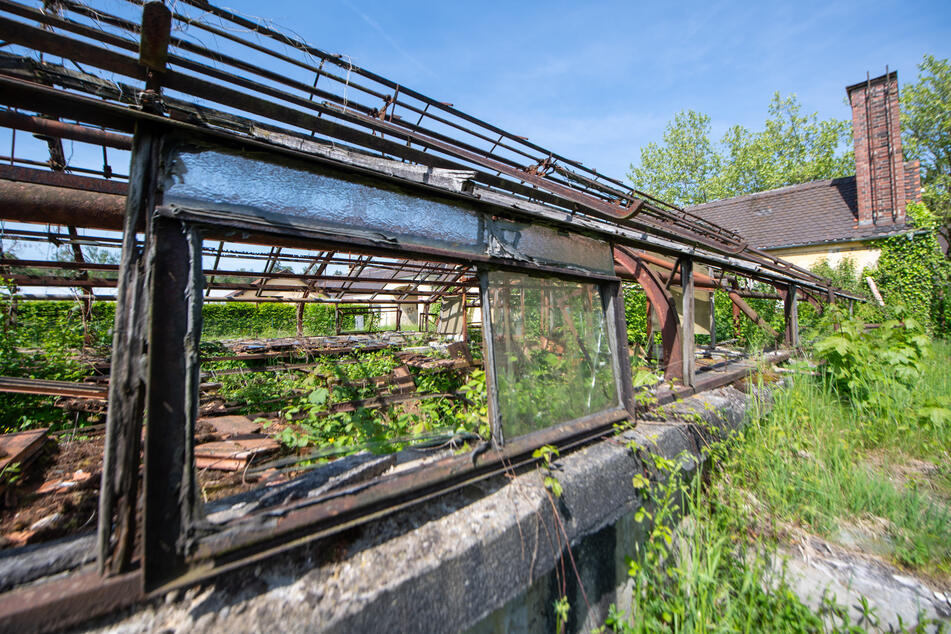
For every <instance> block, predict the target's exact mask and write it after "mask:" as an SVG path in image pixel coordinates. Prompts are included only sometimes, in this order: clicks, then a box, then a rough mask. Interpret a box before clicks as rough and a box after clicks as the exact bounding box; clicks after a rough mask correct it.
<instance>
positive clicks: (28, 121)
mask: <svg viewBox="0 0 951 634" xmlns="http://www.w3.org/2000/svg"><path fill="white" fill-rule="evenodd" d="M0 126H2V127H5V128H16V129H18V130H25V131H26V132H33V133H35V134H39V135H43V136H47V137H52V138H56V139H71V140H73V141H82V142H84V143H93V144H95V145H105V146H106V147H111V148H115V149H117V150H131V149H132V137H130V136H127V135H124V134H116V133H114V132H106V131H105V130H98V129H96V128H90V127H87V126H83V125H76V124H73V123H64V122H62V121H56V120H53V119H45V118H43V117H34V116H30V115H26V114H22V113H19V112H14V111H12V110H0Z"/></svg>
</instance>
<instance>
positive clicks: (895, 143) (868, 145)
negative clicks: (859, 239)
mask: <svg viewBox="0 0 951 634" xmlns="http://www.w3.org/2000/svg"><path fill="white" fill-rule="evenodd" d="M845 90H846V92H847V93H848V95H849V103H850V104H851V105H852V131H853V135H854V137H855V181H856V187H857V194H858V215H859V217H858V225H859V226H860V227H861V226H869V225H884V224H893V223H899V224H904V222H905V198H906V194H905V164H904V162H903V160H902V151H901V123H900V116H899V114H900V113H899V110H898V73H897V72H891V73H889V72H887V69H886V73H885V74H884V75H882V76H881V77H874V78H868V79H866V80H865V81H863V82H860V83H858V84H855V85H853V86H849V87H847V88H846V89H845Z"/></svg>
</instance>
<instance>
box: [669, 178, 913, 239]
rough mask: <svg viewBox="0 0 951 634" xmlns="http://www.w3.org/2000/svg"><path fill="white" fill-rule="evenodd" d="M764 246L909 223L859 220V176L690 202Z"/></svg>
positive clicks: (858, 234) (853, 235) (886, 231)
mask: <svg viewBox="0 0 951 634" xmlns="http://www.w3.org/2000/svg"><path fill="white" fill-rule="evenodd" d="M688 211H691V212H693V213H695V214H697V215H699V216H702V217H703V218H706V219H707V220H711V221H713V222H715V223H717V224H718V225H721V226H723V227H726V228H728V229H732V230H734V231H736V232H737V233H739V234H740V235H742V236H743V237H745V238H746V239H747V240H749V242H750V244H751V245H753V246H755V247H758V248H761V249H778V248H782V247H793V246H805V245H813V244H815V245H818V244H825V243H831V242H843V241H850V240H867V239H869V238H877V237H883V236H887V235H892V234H895V233H900V232H902V231H905V230H907V229H908V226H907V225H906V224H905V223H904V220H903V219H902V221H901V222H899V223H895V224H893V223H891V222H889V223H888V224H885V225H870V226H865V227H859V226H858V203H857V199H856V186H855V176H847V177H845V178H835V179H831V180H822V181H811V182H809V183H803V184H801V185H790V186H788V187H780V188H779V189H772V190H769V191H765V192H759V193H756V194H747V195H745V196H737V197H736V198H726V199H724V200H717V201H714V202H710V203H704V204H702V205H696V206H694V207H689V208H688Z"/></svg>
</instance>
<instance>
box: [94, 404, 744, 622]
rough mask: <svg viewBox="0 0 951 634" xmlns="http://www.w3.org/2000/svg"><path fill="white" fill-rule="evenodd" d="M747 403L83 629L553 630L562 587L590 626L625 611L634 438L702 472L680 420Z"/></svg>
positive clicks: (733, 423) (697, 410)
mask: <svg viewBox="0 0 951 634" xmlns="http://www.w3.org/2000/svg"><path fill="white" fill-rule="evenodd" d="M747 404H748V398H747V396H746V395H745V394H743V393H741V392H739V391H737V390H735V389H733V388H729V387H728V388H723V389H719V390H714V391H711V392H707V393H704V394H702V395H698V396H697V397H694V398H691V399H688V400H686V401H684V402H682V403H681V404H679V405H678V406H676V407H668V408H667V413H668V417H669V418H671V419H672V421H673V422H664V423H652V422H640V423H639V424H638V427H637V429H636V430H634V431H630V432H627V434H626V437H612V438H609V439H606V440H604V441H601V442H598V443H595V444H592V445H589V446H588V447H585V448H583V449H581V450H578V451H575V452H573V453H571V454H569V455H566V456H563V457H562V458H560V459H559V460H557V462H556V465H557V471H556V476H557V478H558V480H559V482H560V483H561V484H562V486H563V488H564V494H563V496H562V497H561V498H560V499H557V500H556V499H553V498H551V497H549V495H548V493H547V492H546V490H545V489H544V487H543V486H542V476H541V474H540V473H539V472H538V471H537V470H533V471H529V472H525V473H523V474H521V475H518V476H514V475H512V476H508V477H499V478H496V479H493V480H487V481H484V482H481V483H478V484H476V485H472V486H470V487H467V488H466V489H463V490H460V491H457V492H455V493H452V494H449V495H446V496H442V497H440V498H437V499H435V500H432V501H429V502H426V503H423V504H420V505H418V506H416V507H413V508H410V509H408V510H406V511H401V512H399V513H396V514H394V515H391V516H389V517H387V518H384V519H382V520H379V521H376V522H374V523H372V524H369V525H367V526H364V527H362V528H358V529H353V530H350V531H347V532H346V533H344V534H341V535H339V536H336V537H335V538H333V539H327V540H323V541H320V542H317V543H314V544H311V545H310V546H307V547H304V548H301V549H298V550H297V551H294V552H292V553H289V554H285V555H282V556H279V557H275V558H272V559H270V560H268V561H266V562H264V563H261V564H258V565H255V566H249V567H246V568H244V569H241V570H238V571H236V572H231V573H228V574H226V575H223V576H222V577H219V578H218V579H216V580H214V581H213V582H210V583H207V584H205V585H202V586H198V587H194V588H190V589H188V590H186V591H178V592H173V593H170V594H169V595H168V596H166V597H164V598H163V599H160V600H157V601H154V602H153V603H151V604H147V605H142V606H138V607H136V608H134V609H132V610H130V611H127V612H126V613H122V614H115V615H112V616H111V617H109V618H108V619H106V620H101V621H99V622H97V623H95V624H89V625H88V626H87V629H90V630H92V631H110V632H167V631H180V632H184V631H189V632H192V631H198V632H222V631H224V632H229V633H231V634H233V633H235V632H252V631H253V632H260V631H294V632H323V631H333V632H337V631H339V632H448V631H465V630H469V631H472V632H479V633H483V632H512V631H528V632H551V631H554V630H555V622H554V612H553V609H552V608H553V604H554V601H555V600H556V599H557V598H558V597H560V596H562V595H563V594H565V595H567V597H568V600H569V602H570V604H571V611H570V620H569V623H568V631H588V630H590V629H592V628H593V627H595V626H598V625H600V624H602V623H603V621H604V617H605V616H606V614H607V610H608V607H609V606H610V605H611V604H612V603H617V604H618V606H619V607H620V608H622V609H623V608H624V607H626V602H627V601H628V600H629V596H630V592H629V590H630V589H629V586H628V585H627V576H626V565H625V563H624V557H625V556H626V555H632V554H633V553H634V545H635V544H636V543H637V541H638V540H640V539H642V536H643V531H642V529H641V528H640V527H639V525H638V524H637V523H635V522H634V520H633V513H634V511H635V510H636V509H637V508H638V506H639V504H640V498H639V497H638V496H637V495H636V493H635V490H634V488H633V486H632V485H631V478H632V477H633V476H634V475H635V474H636V473H642V466H641V464H640V463H639V461H638V459H637V458H636V457H635V456H634V455H633V454H632V452H631V451H630V450H629V449H627V448H626V446H625V444H626V442H627V440H629V439H636V440H637V441H638V442H639V443H640V444H642V445H651V444H653V445H655V447H654V449H653V450H654V451H655V452H657V453H660V454H662V455H665V456H668V457H675V456H678V455H682V456H683V457H684V460H685V461H686V463H687V464H688V467H689V468H694V465H695V464H696V463H695V462H694V461H695V460H696V459H697V457H698V456H700V449H701V446H702V444H703V440H702V438H701V436H700V432H699V431H698V428H697V426H696V425H694V424H688V423H684V422H676V421H677V420H681V421H682V420H685V419H686V420H696V416H697V415H699V416H701V417H703V418H704V419H705V420H706V421H707V422H708V423H711V424H714V425H717V426H719V427H724V428H731V429H732V428H735V427H737V426H738V425H740V424H741V422H742V421H743V419H744V416H745V413H746V409H747ZM566 542H570V544H571V555H572V557H569V556H568V551H567V549H566V548H565V544H566ZM572 559H573V561H574V565H573V564H572ZM575 566H576V567H577V570H578V574H577V575H576V573H575V572H574V567H575ZM579 576H580V579H581V582H582V585H583V587H584V593H582V592H581V586H580V585H579V584H578V577H579ZM562 588H564V590H563V589H562ZM585 596H586V597H587V599H585Z"/></svg>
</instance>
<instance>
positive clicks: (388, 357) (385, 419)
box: [278, 351, 488, 452]
mask: <svg viewBox="0 0 951 634" xmlns="http://www.w3.org/2000/svg"><path fill="white" fill-rule="evenodd" d="M398 365H399V360H398V359H397V358H396V357H395V355H393V353H392V352H390V351H381V352H376V353H363V354H360V355H345V356H342V357H334V358H325V359H324V360H322V361H321V362H319V363H318V365H317V366H316V367H315V368H314V370H313V371H312V372H310V373H308V374H307V375H306V376H305V377H303V378H302V379H300V380H299V381H297V382H296V383H295V387H296V388H298V389H299V390H300V391H302V392H303V393H302V395H301V396H300V397H298V398H296V399H293V400H292V401H291V403H292V404H291V405H290V406H289V407H286V408H285V409H284V410H283V418H284V419H285V420H286V421H288V422H289V423H290V424H288V425H287V426H284V427H283V429H282V430H281V431H280V433H279V435H278V439H279V440H281V442H282V443H284V444H285V445H286V446H288V447H290V448H304V447H314V448H317V449H323V450H339V451H340V452H347V451H351V450H354V449H359V448H368V449H371V450H374V451H380V452H387V451H395V450H398V449H400V448H402V447H403V446H404V445H405V444H407V443H409V442H411V441H418V440H426V439H428V438H430V437H436V436H439V435H447V434H448V435H450V436H451V435H455V436H458V437H459V440H460V442H461V441H465V440H473V439H476V438H477V437H483V438H488V419H487V405H486V392H485V373H484V372H483V371H481V370H474V371H472V373H471V376H467V375H466V373H464V372H461V371H458V370H454V369H441V370H416V371H415V372H414V381H415V384H416V392H417V393H418V394H421V395H435V396H433V397H431V398H423V399H420V400H415V401H413V402H412V403H397V404H393V405H387V406H384V407H357V408H356V409H353V410H352V411H339V410H337V409H336V408H335V407H334V405H336V404H339V403H347V402H351V401H356V400H362V399H373V398H374V397H376V396H378V395H379V386H378V385H377V384H375V383H374V381H373V379H380V378H385V377H386V375H387V374H388V373H390V372H392V371H393V370H394V369H395V368H396V367H397V366H398Z"/></svg>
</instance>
